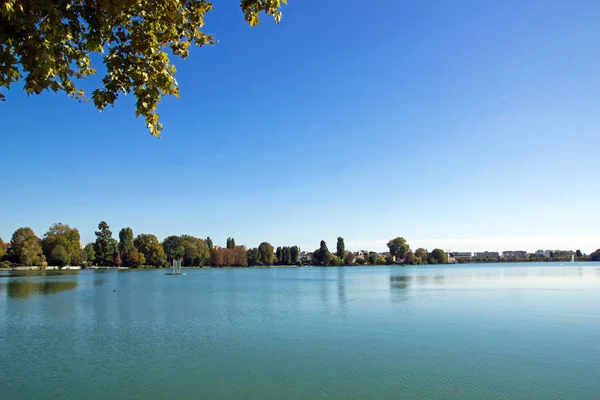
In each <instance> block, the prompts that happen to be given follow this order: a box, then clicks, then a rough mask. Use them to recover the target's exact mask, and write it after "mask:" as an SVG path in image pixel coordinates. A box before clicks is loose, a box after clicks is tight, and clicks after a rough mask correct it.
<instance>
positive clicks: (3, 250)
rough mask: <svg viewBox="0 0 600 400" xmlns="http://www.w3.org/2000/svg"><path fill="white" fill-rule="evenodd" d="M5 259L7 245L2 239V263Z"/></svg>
mask: <svg viewBox="0 0 600 400" xmlns="http://www.w3.org/2000/svg"><path fill="white" fill-rule="evenodd" d="M4 257H6V244H5V243H4V241H3V240H2V238H0V261H2V260H3V259H4Z"/></svg>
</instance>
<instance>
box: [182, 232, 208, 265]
mask: <svg viewBox="0 0 600 400" xmlns="http://www.w3.org/2000/svg"><path fill="white" fill-rule="evenodd" d="M181 242H182V245H183V249H184V250H183V265H184V266H186V267H201V266H203V265H205V264H206V262H207V261H209V260H210V251H209V250H208V245H207V244H206V242H205V241H204V240H202V239H200V238H197V237H194V236H189V235H182V236H181Z"/></svg>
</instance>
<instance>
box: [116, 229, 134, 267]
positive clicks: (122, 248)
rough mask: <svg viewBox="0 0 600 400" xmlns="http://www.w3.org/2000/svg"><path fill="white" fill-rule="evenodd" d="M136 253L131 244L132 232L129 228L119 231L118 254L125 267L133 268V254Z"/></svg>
mask: <svg viewBox="0 0 600 400" xmlns="http://www.w3.org/2000/svg"><path fill="white" fill-rule="evenodd" d="M135 252H137V250H136V248H135V245H134V244H133V230H132V229H131V228H129V227H127V228H123V229H121V230H120V231H119V254H120V255H121V260H122V262H123V264H124V265H125V266H126V267H132V266H133V253H135Z"/></svg>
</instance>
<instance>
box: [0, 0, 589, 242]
mask: <svg viewBox="0 0 600 400" xmlns="http://www.w3.org/2000/svg"><path fill="white" fill-rule="evenodd" d="M289 4H290V5H289V6H287V7H285V9H284V17H283V20H282V23H281V25H275V24H274V23H273V22H272V21H271V20H268V19H264V21H263V24H261V26H259V27H258V28H250V27H248V26H247V25H246V24H245V23H244V22H243V19H242V15H241V11H240V10H239V7H238V5H237V2H215V10H214V11H213V12H211V13H210V14H209V15H208V16H207V21H206V22H207V24H206V30H207V31H208V32H211V33H213V34H214V35H215V36H216V38H217V39H218V40H219V44H218V45H216V46H214V47H211V48H202V49H193V50H192V53H191V55H190V57H189V58H188V59H187V60H185V61H181V60H176V61H175V63H176V65H177V68H178V73H177V80H178V82H179V84H180V87H181V98H180V99H175V98H168V99H165V100H163V102H162V104H161V105H160V108H159V112H160V114H161V117H162V122H163V124H164V126H165V130H164V134H163V138H162V139H160V140H157V139H155V138H153V137H151V136H150V135H149V134H148V133H147V131H146V129H145V127H144V123H143V120H141V119H136V118H135V115H134V109H133V105H134V99H132V98H121V99H119V100H118V101H117V103H116V105H115V107H114V108H109V109H106V110H105V111H103V112H102V113H100V112H98V111H97V110H95V109H94V108H93V106H92V105H90V104H79V103H77V102H76V101H74V100H72V99H69V98H67V97H66V96H64V95H55V94H50V93H45V94H43V95H42V96H31V97H27V96H26V95H25V94H24V93H23V92H22V90H21V89H20V87H18V86H14V87H13V89H12V90H11V91H10V92H5V93H6V95H7V101H6V102H5V103H3V104H0V117H1V119H2V127H1V128H0V141H1V142H0V143H1V146H0V168H2V170H3V172H4V174H3V178H4V179H3V185H2V196H1V197H0V206H1V209H2V213H1V214H0V237H2V238H3V239H4V240H9V239H10V236H11V235H12V232H13V231H14V230H15V229H16V228H18V227H20V226H30V227H32V228H33V229H34V230H35V231H36V233H37V234H38V235H40V236H41V235H43V233H44V232H45V231H46V230H47V229H48V227H49V226H50V225H51V224H52V223H54V222H59V221H60V222H63V223H68V224H70V225H72V226H75V227H77V228H79V230H80V232H81V234H82V239H83V241H84V242H89V241H92V240H93V239H94V230H95V229H96V227H97V224H98V222H99V221H101V220H105V221H107V222H108V223H109V225H110V226H111V228H112V230H113V232H114V234H115V236H116V234H117V232H118V230H119V229H121V228H122V227H124V226H130V227H132V228H133V229H134V232H135V233H136V234H137V233H155V234H156V235H157V236H159V238H161V239H162V238H164V237H165V236H167V235H171V234H183V233H185V234H192V235H197V236H200V237H205V236H207V235H210V236H211V237H212V238H213V240H214V242H215V243H216V244H219V243H220V244H224V242H225V239H226V238H227V237H228V236H233V237H235V239H236V242H237V243H240V244H246V245H248V246H256V245H258V243H260V242H261V241H263V240H267V241H269V242H271V243H272V244H274V245H292V244H299V245H300V246H301V247H302V248H303V249H307V250H312V249H314V248H316V247H318V244H319V241H320V240H321V239H324V240H326V241H327V242H328V244H329V246H330V248H335V240H336V238H337V237H338V236H343V237H344V238H345V240H346V244H347V247H349V248H352V249H358V248H359V247H360V248H364V247H368V248H371V249H375V250H383V248H384V247H385V242H386V241H387V240H388V239H390V238H393V237H395V236H404V237H405V238H406V239H407V240H408V241H409V243H411V244H412V247H413V248H416V247H418V246H425V247H427V248H429V249H431V248H433V247H442V248H445V249H452V250H463V251H469V250H471V251H477V250H486V249H489V250H500V251H502V250H506V249H525V250H530V251H533V250H536V249H538V248H550V249H554V248H566V249H569V248H572V249H576V248H581V249H582V250H583V251H585V252H590V251H593V250H595V249H596V248H599V247H600V233H599V232H598V228H597V227H598V226H600V212H599V211H598V199H599V195H600V186H598V172H599V171H600V158H599V157H598V156H597V149H598V147H599V145H600V135H599V132H600V90H599V89H600V45H599V44H598V37H600V25H598V21H599V20H600V3H599V2H596V1H579V2H577V4H574V3H572V2H566V1H552V0H543V1H534V0H530V1H526V2H523V1H516V0H512V1H508V0H507V1H486V2H483V1H478V0H468V1H467V0H464V1H453V2H447V1H442V0H439V1H427V2H421V1H403V2H399V1H391V0H390V1H383V0H382V1H378V2H374V3H373V4H371V3H369V7H366V6H365V4H366V3H365V2H364V1H354V0H348V1H344V2H343V3H342V2H332V1H329V2H322V1H316V0H290V1H289ZM341 4H343V7H342V6H341ZM93 87H94V83H93V82H89V83H87V86H86V89H92V88H93Z"/></svg>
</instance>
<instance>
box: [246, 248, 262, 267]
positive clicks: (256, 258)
mask: <svg viewBox="0 0 600 400" xmlns="http://www.w3.org/2000/svg"><path fill="white" fill-rule="evenodd" d="M246 257H247V259H248V265H250V266H255V265H261V262H260V253H259V252H258V249H257V248H256V247H254V248H252V249H248V251H247V252H246Z"/></svg>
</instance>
